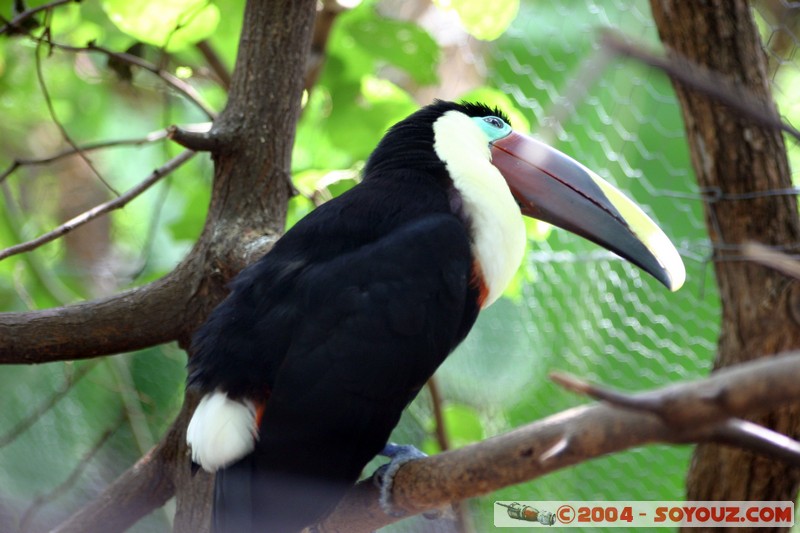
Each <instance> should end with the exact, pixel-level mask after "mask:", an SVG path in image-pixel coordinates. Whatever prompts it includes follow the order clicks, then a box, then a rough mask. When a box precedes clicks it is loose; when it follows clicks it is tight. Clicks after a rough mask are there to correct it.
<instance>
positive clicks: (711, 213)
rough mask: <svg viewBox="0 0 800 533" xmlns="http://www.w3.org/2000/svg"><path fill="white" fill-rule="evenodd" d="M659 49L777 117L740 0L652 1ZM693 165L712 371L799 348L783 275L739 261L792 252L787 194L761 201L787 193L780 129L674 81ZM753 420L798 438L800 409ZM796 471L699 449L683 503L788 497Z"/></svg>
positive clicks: (795, 226) (795, 306)
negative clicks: (752, 254)
mask: <svg viewBox="0 0 800 533" xmlns="http://www.w3.org/2000/svg"><path fill="white" fill-rule="evenodd" d="M651 7H652V11H653V16H654V18H655V20H656V24H657V26H658V30H659V33H660V35H661V39H662V41H663V43H664V44H665V45H666V47H667V48H668V50H669V51H670V53H677V54H678V55H680V56H682V57H684V58H687V59H689V60H690V61H692V62H694V63H697V64H699V65H701V66H703V67H705V68H708V69H709V70H711V71H714V72H716V73H718V75H719V76H722V77H725V78H727V79H728V80H730V81H733V82H734V83H737V84H739V85H740V86H742V87H744V88H746V89H747V90H749V91H750V92H751V93H752V94H753V95H754V96H755V97H756V98H757V99H759V100H760V101H762V102H763V104H764V106H765V109H767V110H771V111H769V112H773V113H774V112H775V104H774V102H773V101H772V98H771V94H770V89H769V77H768V75H767V62H766V59H765V54H764V52H763V50H762V48H761V41H760V38H759V35H758V31H757V29H756V26H755V23H754V21H753V18H752V14H751V12H750V7H749V5H748V2H746V1H745V0H735V1H729V0H714V1H704V2H699V1H697V2H685V1H683V0H651ZM674 87H675V91H676V93H677V95H678V99H679V101H680V103H681V108H682V112H683V119H684V122H685V127H686V132H687V137H688V142H689V148H690V151H691V156H692V163H693V166H694V170H695V173H696V176H697V180H698V183H699V185H700V189H701V190H702V191H704V192H706V193H707V201H706V202H705V204H704V207H705V214H706V222H707V225H708V230H709V236H710V239H711V241H712V243H713V245H714V257H713V259H714V269H715V272H716V278H717V283H718V285H719V292H720V297H721V303H722V324H721V335H720V338H719V345H718V351H717V356H716V360H715V363H714V367H715V368H720V367H724V366H728V365H733V364H737V363H741V362H743V361H747V360H749V359H752V358H756V357H767V356H770V355H772V354H775V353H778V352H780V351H784V350H789V349H795V348H797V347H800V329H799V328H798V327H797V326H798V317H800V286H799V285H798V282H797V281H792V280H790V279H788V278H787V277H785V276H784V275H782V274H780V273H778V272H776V271H774V270H770V269H767V268H764V267H762V266H757V265H755V264H753V263H749V262H746V261H743V260H742V258H741V255H740V253H741V252H740V246H741V245H742V244H743V243H745V242H748V241H755V242H760V243H764V244H767V245H770V246H775V247H780V248H785V249H793V248H795V247H796V246H797V243H798V237H799V236H800V221H798V212H797V200H796V198H795V197H794V196H793V195H781V194H777V195H765V194H763V193H764V192H765V191H776V190H780V189H787V188H791V187H792V181H791V177H790V173H789V165H788V162H787V157H786V150H785V147H784V143H783V138H782V136H781V134H780V132H778V131H776V130H774V129H768V128H762V127H758V126H755V125H753V123H752V122H751V121H748V120H747V119H746V118H744V117H742V115H741V114H738V113H736V112H734V111H732V110H730V109H729V108H726V107H724V106H722V105H720V104H719V103H717V102H715V101H714V100H713V98H709V97H707V96H704V95H701V94H698V93H696V92H693V91H691V90H689V89H686V88H685V87H684V86H682V85H681V84H680V83H674ZM754 421H756V422H759V423H763V424H764V425H766V426H768V427H771V428H772V429H775V430H776V431H779V432H780V433H783V434H786V435H789V436H791V437H794V438H797V436H798V435H800V408H797V407H793V408H784V409H780V410H776V411H774V412H771V413H769V414H767V415H764V416H761V417H759V418H757V419H754ZM799 481H800V471H799V470H798V469H790V468H788V467H787V465H785V464H784V463H782V462H780V461H775V460H770V459H766V458H763V457H759V456H755V455H754V454H752V453H750V452H747V451H743V450H740V449H735V448H726V447H721V446H718V445H714V444H705V445H700V446H698V448H697V450H696V452H695V456H694V459H693V462H692V465H691V468H690V471H689V476H688V481H687V484H688V498H689V499H691V500H792V501H794V500H795V499H796V498H797V490H798V482H799Z"/></svg>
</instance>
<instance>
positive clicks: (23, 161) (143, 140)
mask: <svg viewBox="0 0 800 533" xmlns="http://www.w3.org/2000/svg"><path fill="white" fill-rule="evenodd" d="M167 131H168V130H167V129H163V130H158V131H154V132H151V133H148V134H147V135H145V136H144V137H140V138H137V139H116V140H113V141H100V142H96V143H90V144H85V145H83V146H77V147H72V146H70V147H69V148H66V149H64V150H62V151H60V152H58V153H55V154H53V155H49V156H45V157H38V158H17V159H15V160H14V161H13V162H12V163H11V164H10V165H8V167H7V168H6V169H5V170H4V171H3V172H0V183H2V182H3V181H5V180H6V178H8V177H9V176H10V175H11V174H13V173H14V172H15V171H16V170H17V169H19V168H20V167H24V166H37V165H47V164H49V163H53V162H55V161H58V160H59V159H63V158H65V157H69V156H71V155H75V154H77V153H80V152H82V153H84V154H85V153H88V152H94V151H97V150H103V149H106V148H114V147H118V146H141V145H143V144H149V143H154V142H157V141H160V140H162V139H166V138H167Z"/></svg>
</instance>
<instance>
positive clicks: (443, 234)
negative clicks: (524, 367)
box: [215, 214, 478, 532]
mask: <svg viewBox="0 0 800 533" xmlns="http://www.w3.org/2000/svg"><path fill="white" fill-rule="evenodd" d="M471 268H472V258H471V253H470V244H469V239H468V236H467V232H466V229H465V227H464V225H463V224H462V223H461V222H460V221H459V220H458V219H457V218H455V217H454V216H452V215H449V214H437V215H432V216H428V217H423V218H419V219H416V220H415V221H413V222H410V223H408V224H405V225H403V226H402V227H400V228H397V229H396V230H395V231H392V232H390V233H388V234H387V235H386V236H384V237H383V238H380V239H377V240H375V241H374V242H372V243H370V244H368V245H365V246H362V247H360V248H358V249H357V250H355V251H352V252H350V253H345V254H340V255H338V256H337V257H335V258H333V259H331V260H329V261H324V262H320V263H315V264H307V265H304V266H303V268H302V269H301V271H300V272H297V273H295V274H294V276H295V277H294V282H293V283H292V284H291V285H292V287H293V288H292V291H291V294H290V295H286V296H287V297H290V298H291V300H292V301H293V302H294V304H293V305H292V306H287V307H290V308H291V309H289V310H287V311H285V312H283V313H282V314H281V316H280V317H278V318H280V320H276V319H275V317H273V318H272V319H271V320H272V322H271V323H270V326H271V328H272V327H284V328H286V331H281V332H274V331H272V329H271V328H270V332H269V335H270V336H273V335H274V336H275V337H276V338H278V339H279V342H281V343H284V342H285V343H286V354H285V357H283V358H282V359H281V362H280V364H279V366H278V368H270V369H269V372H274V381H272V386H271V391H270V397H269V401H268V403H267V406H266V409H265V411H264V415H263V418H262V423H261V428H260V435H259V441H258V443H257V445H256V450H255V451H254V452H253V454H252V455H250V456H249V457H246V458H245V459H243V460H242V461H240V462H239V463H237V464H235V465H232V466H231V467H229V468H227V469H225V470H224V471H221V472H219V473H218V474H217V486H216V505H215V524H216V530H217V531H226V532H227V531H235V530H236V531H247V530H249V529H250V525H252V524H255V527H253V530H259V529H263V530H265V531H266V530H269V531H294V530H299V529H301V528H302V527H304V526H305V525H308V524H309V523H313V522H314V521H315V520H317V519H318V518H320V515H321V514H322V513H324V512H326V511H327V510H328V509H329V508H330V507H331V506H332V505H333V504H335V503H336V501H338V499H339V498H340V497H341V496H342V495H343V493H344V491H345V490H346V488H347V487H348V486H349V485H350V484H352V483H353V482H354V481H355V480H356V479H357V477H358V475H359V474H360V472H361V470H362V469H363V467H364V465H365V464H366V463H367V462H368V461H369V460H370V459H371V458H372V457H373V456H374V455H375V454H376V453H377V452H379V451H380V450H381V448H382V447H383V445H384V444H385V442H386V440H387V439H388V437H389V434H390V432H391V431H392V429H393V428H394V426H395V425H396V424H397V422H398V420H399V418H400V414H401V412H402V410H403V409H404V408H405V406H406V405H407V404H408V403H409V402H410V401H411V399H413V398H414V396H415V395H416V394H417V392H419V390H420V388H421V387H422V386H423V385H424V384H425V382H426V381H427V379H428V378H429V377H430V376H431V375H432V374H433V372H434V371H435V370H436V368H437V367H438V366H439V364H440V363H441V362H442V361H443V360H444V358H445V357H446V356H447V355H448V354H449V353H450V351H452V349H453V348H455V346H456V345H457V344H458V343H459V342H460V341H461V340H462V339H463V337H464V336H465V335H466V333H467V332H468V331H469V329H470V328H471V326H472V324H473V323H474V320H475V318H476V316H477V311H478V309H477V304H476V301H477V298H476V294H475V291H474V289H473V288H471V287H470V276H471ZM273 313H274V311H273ZM242 320H247V322H248V323H247V326H248V327H257V325H258V322H259V319H258V317H247V318H246V319H245V318H243V317H241V316H239V315H235V316H234V319H232V322H231V324H232V325H233V326H234V327H237V328H240V327H241V326H242ZM262 333H263V332H262ZM287 337H288V339H287ZM242 342H248V341H242ZM241 520H244V522H241Z"/></svg>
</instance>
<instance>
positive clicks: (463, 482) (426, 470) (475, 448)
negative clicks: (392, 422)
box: [318, 352, 800, 533]
mask: <svg viewBox="0 0 800 533" xmlns="http://www.w3.org/2000/svg"><path fill="white" fill-rule="evenodd" d="M798 376H800V352H792V353H788V354H785V355H781V356H775V357H771V358H767V359H761V360H758V361H756V362H752V363H746V364H742V365H738V366H736V367H732V368H726V369H723V370H720V371H718V372H717V373H715V374H714V375H713V376H712V377H710V378H707V379H705V380H701V381H696V382H692V383H684V384H677V385H671V386H669V387H666V388H663V389H660V390H656V391H651V392H646V393H642V394H641V395H643V396H649V397H660V398H661V399H662V402H663V404H664V405H665V406H668V409H666V412H669V413H671V415H670V418H671V420H672V422H667V421H665V420H664V418H663V417H661V416H659V415H655V414H653V413H651V412H647V411H641V410H631V409H627V408H620V407H617V406H615V405H610V404H596V405H591V406H584V407H577V408H574V409H570V410H567V411H564V412H561V413H558V414H555V415H553V416H550V417H548V418H546V419H544V420H540V421H538V422H534V423H532V424H529V425H527V426H525V427H522V428H519V429H516V430H514V431H511V432H509V433H506V434H505V435H501V436H497V437H493V438H491V439H488V440H485V441H483V442H479V443H476V444H472V445H469V446H466V447H464V448H461V449H458V450H454V451H449V452H446V453H442V454H439V455H436V456H432V457H428V458H425V459H421V460H418V461H412V462H410V463H408V464H407V465H405V466H403V467H402V468H401V469H400V470H399V471H398V473H397V476H396V477H395V485H394V492H393V499H394V504H395V506H397V507H399V508H401V509H404V510H405V511H406V512H408V513H409V514H418V513H421V512H423V511H426V510H430V509H435V508H438V507H442V506H444V505H446V504H448V503H450V502H452V501H458V500H462V499H465V498H471V497H475V496H480V495H482V494H487V493H489V492H493V491H495V490H498V489H500V488H503V487H506V486H509V485H513V484H516V483H521V482H523V481H529V480H531V479H534V478H537V477H540V476H543V475H544V474H547V473H549V472H552V471H554V470H558V469H561V468H565V467H567V466H571V465H574V464H577V463H581V462H584V461H586V460H588V459H592V458H595V457H600V456H602V455H606V454H609V453H613V452H618V451H621V450H626V449H629V448H632V447H635V446H641V445H643V444H648V443H654V442H667V443H688V442H699V441H707V440H712V439H714V440H719V441H722V442H724V441H725V440H726V439H727V438H728V431H727V430H725V429H723V430H720V427H722V426H720V424H719V421H720V420H721V419H724V420H729V419H730V418H731V417H741V416H746V415H754V414H758V413H762V412H765V411H769V410H771V409H774V408H775V407H777V406H781V405H787V404H791V403H796V402H798V401H800V388H799V387H797V379H798ZM678 413H682V414H681V415H680V416H678ZM678 421H680V423H677V422H678ZM725 425H728V424H727V422H725V423H723V426H725ZM728 429H729V428H728ZM793 458H794V459H795V460H796V459H797V454H796V453H795V454H794V455H793ZM397 520H398V518H396V517H391V516H388V515H386V514H385V513H384V512H383V511H382V510H381V508H380V506H379V505H378V490H377V488H375V487H374V486H373V484H372V481H371V480H367V481H364V482H361V483H359V484H358V485H357V486H356V487H355V488H354V489H353V490H352V491H350V493H349V494H348V495H347V497H346V498H345V500H344V501H343V502H342V503H341V504H340V505H339V506H338V507H337V508H336V509H335V510H334V512H333V513H332V514H331V515H330V516H329V517H328V518H327V519H325V520H324V521H323V522H322V524H321V525H320V526H318V527H319V531H320V532H323V533H335V532H348V533H361V532H364V533H366V532H368V531H373V530H374V529H377V528H379V527H383V526H385V525H388V524H390V523H392V522H395V521H397Z"/></svg>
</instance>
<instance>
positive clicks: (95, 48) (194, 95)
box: [28, 34, 217, 120]
mask: <svg viewBox="0 0 800 533" xmlns="http://www.w3.org/2000/svg"><path fill="white" fill-rule="evenodd" d="M28 37H30V38H31V39H33V40H34V41H37V42H39V41H42V40H43V39H42V38H41V37H36V36H35V35H32V34H28ZM46 44H48V45H49V46H51V47H52V48H55V49H58V50H62V51H64V52H75V53H81V52H89V53H98V54H104V55H106V56H107V57H110V58H113V59H114V60H116V61H118V62H120V63H125V64H127V65H132V66H135V67H139V68H142V69H144V70H146V71H148V72H151V73H153V74H155V75H156V76H158V77H159V78H161V79H162V80H163V81H164V82H165V83H166V84H167V85H169V86H170V87H172V88H173V89H175V90H176V91H178V92H179V93H181V94H182V95H184V96H185V97H186V98H187V99H188V100H189V101H190V102H192V103H193V104H194V105H196V106H197V107H198V108H200V110H201V111H203V113H205V114H206V116H207V117H208V118H210V119H212V120H213V119H214V118H216V115H217V114H216V113H215V112H214V110H212V109H211V108H210V107H209V106H208V104H206V103H205V102H204V101H203V97H202V96H200V93H198V92H197V90H195V88H194V87H192V86H191V85H190V84H188V83H186V82H185V81H183V80H182V79H180V78H178V77H176V76H174V75H173V74H171V73H169V72H167V71H166V70H164V69H161V68H159V67H158V66H157V65H154V64H152V63H150V62H149V61H145V60H144V59H142V58H140V57H137V56H135V55H133V54H126V53H124V52H114V51H112V50H109V49H108V48H105V47H103V46H99V45H97V44H96V43H94V42H90V43H89V45H88V46H71V45H68V44H63V43H58V42H55V41H53V40H52V39H47V40H46Z"/></svg>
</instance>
